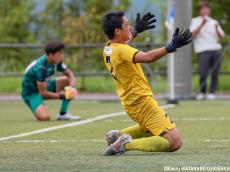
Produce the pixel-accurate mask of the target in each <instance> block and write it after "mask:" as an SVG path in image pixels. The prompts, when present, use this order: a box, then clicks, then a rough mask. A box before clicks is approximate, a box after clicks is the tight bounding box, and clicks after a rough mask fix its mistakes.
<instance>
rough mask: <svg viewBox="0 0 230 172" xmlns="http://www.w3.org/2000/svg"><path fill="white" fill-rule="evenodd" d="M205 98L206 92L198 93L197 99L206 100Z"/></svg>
mask: <svg viewBox="0 0 230 172" xmlns="http://www.w3.org/2000/svg"><path fill="white" fill-rule="evenodd" d="M204 99H205V94H204V93H199V94H197V95H196V100H204Z"/></svg>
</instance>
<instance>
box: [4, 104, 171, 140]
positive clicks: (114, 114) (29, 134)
mask: <svg viewBox="0 0 230 172" xmlns="http://www.w3.org/2000/svg"><path fill="white" fill-rule="evenodd" d="M172 107H175V105H171V104H168V105H164V106H162V108H163V109H167V108H172ZM125 114H126V113H125V112H116V113H110V114H105V115H100V116H96V117H94V118H89V119H85V120H82V121H76V122H72V123H68V124H64V125H57V126H53V127H48V128H43V129H39V130H35V131H31V132H27V133H19V134H16V135H11V136H7V137H1V138H0V141H4V140H10V139H15V138H20V137H25V136H31V135H35V134H41V133H46V132H49V131H54V130H59V129H62V128H67V127H74V126H79V125H83V124H87V123H91V122H94V121H99V120H102V119H106V118H112V117H116V116H121V115H125Z"/></svg>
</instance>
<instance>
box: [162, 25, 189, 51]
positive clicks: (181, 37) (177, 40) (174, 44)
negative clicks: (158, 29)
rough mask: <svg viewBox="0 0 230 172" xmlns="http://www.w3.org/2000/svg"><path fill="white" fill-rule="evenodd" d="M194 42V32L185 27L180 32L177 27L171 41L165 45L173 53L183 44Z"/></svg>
mask: <svg viewBox="0 0 230 172" xmlns="http://www.w3.org/2000/svg"><path fill="white" fill-rule="evenodd" d="M190 42H192V33H191V31H190V29H189V28H186V29H183V30H182V31H180V32H179V28H176V30H175V32H174V33H173V37H172V40H171V42H169V43H168V44H166V45H165V48H166V50H167V52H168V53H172V52H174V51H176V50H177V48H180V47H182V46H185V45H187V44H189V43H190Z"/></svg>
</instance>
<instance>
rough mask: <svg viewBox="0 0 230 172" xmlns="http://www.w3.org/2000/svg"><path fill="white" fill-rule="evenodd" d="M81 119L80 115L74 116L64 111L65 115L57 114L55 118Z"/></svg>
mask: <svg viewBox="0 0 230 172" xmlns="http://www.w3.org/2000/svg"><path fill="white" fill-rule="evenodd" d="M79 119H81V118H80V116H74V115H71V114H70V113H66V114H65V115H61V114H58V115H57V120H79Z"/></svg>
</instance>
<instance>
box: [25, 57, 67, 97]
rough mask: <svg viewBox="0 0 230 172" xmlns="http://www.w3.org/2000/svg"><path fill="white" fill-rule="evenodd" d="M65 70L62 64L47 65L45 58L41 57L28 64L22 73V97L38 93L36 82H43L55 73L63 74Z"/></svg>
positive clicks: (65, 67)
mask: <svg viewBox="0 0 230 172" xmlns="http://www.w3.org/2000/svg"><path fill="white" fill-rule="evenodd" d="M66 69H67V66H66V65H65V64H64V63H63V62H61V63H59V64H49V63H48V61H47V56H46V55H43V56H41V57H40V58H38V59H37V60H35V61H33V62H32V63H30V64H29V65H28V66H27V68H26V70H25V72H24V76H23V80H22V96H28V95H31V94H34V93H38V92H39V91H38V86H37V81H41V82H45V81H47V80H48V79H49V78H51V76H53V75H54V74H55V72H56V71H59V72H64V71H65V70H66Z"/></svg>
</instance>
